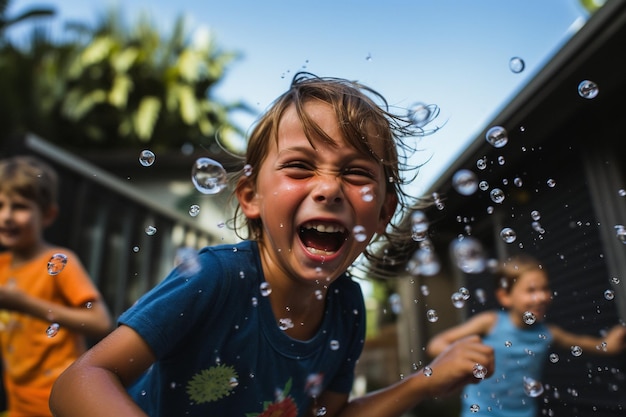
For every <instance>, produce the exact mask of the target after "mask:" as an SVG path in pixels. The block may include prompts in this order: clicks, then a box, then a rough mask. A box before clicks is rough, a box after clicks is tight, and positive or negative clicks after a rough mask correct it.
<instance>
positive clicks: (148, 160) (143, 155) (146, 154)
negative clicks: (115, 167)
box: [139, 149, 156, 167]
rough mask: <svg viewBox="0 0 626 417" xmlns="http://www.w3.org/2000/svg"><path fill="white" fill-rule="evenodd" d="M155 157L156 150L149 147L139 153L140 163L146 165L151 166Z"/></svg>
mask: <svg viewBox="0 0 626 417" xmlns="http://www.w3.org/2000/svg"><path fill="white" fill-rule="evenodd" d="M155 159H156V156H155V155H154V152H152V151H150V150H148V149H146V150H143V151H141V152H140V153H139V163H140V164H141V165H143V166H145V167H149V166H151V165H152V164H154V160H155Z"/></svg>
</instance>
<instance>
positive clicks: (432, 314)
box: [426, 308, 439, 323]
mask: <svg viewBox="0 0 626 417" xmlns="http://www.w3.org/2000/svg"><path fill="white" fill-rule="evenodd" d="M426 319H428V321H429V322H431V323H434V322H436V321H437V320H439V315H438V314H437V312H436V311H435V310H433V309H432V308H431V309H430V310H428V311H427V312H426Z"/></svg>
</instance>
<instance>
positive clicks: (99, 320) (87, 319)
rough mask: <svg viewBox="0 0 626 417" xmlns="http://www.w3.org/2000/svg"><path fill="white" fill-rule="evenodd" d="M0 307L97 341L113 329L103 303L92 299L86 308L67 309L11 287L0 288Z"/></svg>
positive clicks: (69, 307) (67, 307) (68, 307)
mask: <svg viewBox="0 0 626 417" xmlns="http://www.w3.org/2000/svg"><path fill="white" fill-rule="evenodd" d="M0 308H4V309H7V310H14V311H17V312H20V313H23V314H28V315H29V316H33V317H37V318H39V319H41V320H44V321H48V322H50V323H58V324H59V326H61V327H64V328H67V329H68V330H71V331H73V332H76V333H80V334H83V335H85V336H88V337H92V338H96V339H101V338H103V337H104V336H106V335H107V334H108V333H109V332H110V331H111V330H112V327H113V322H112V320H111V316H110V314H109V311H108V309H107V307H106V305H105V303H104V302H103V301H101V300H92V301H91V302H90V303H89V307H86V306H81V307H71V306H65V305H61V304H56V303H53V302H51V301H48V300H43V299H40V298H37V297H33V296H32V295H29V294H27V293H25V292H23V291H21V290H20V289H19V288H17V287H15V286H11V285H4V286H0Z"/></svg>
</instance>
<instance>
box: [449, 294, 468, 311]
mask: <svg viewBox="0 0 626 417" xmlns="http://www.w3.org/2000/svg"><path fill="white" fill-rule="evenodd" d="M450 299H451V300H452V305H453V306H454V307H455V308H463V307H464V306H465V299H464V298H463V294H461V293H460V292H454V293H452V296H451V297H450Z"/></svg>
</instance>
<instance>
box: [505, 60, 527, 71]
mask: <svg viewBox="0 0 626 417" xmlns="http://www.w3.org/2000/svg"><path fill="white" fill-rule="evenodd" d="M524 68H526V64H525V63H524V60H523V59H522V58H520V57H517V56H514V57H513V58H511V59H510V60H509V69H510V70H511V72H513V73H515V74H519V73H520V72H522V71H524Z"/></svg>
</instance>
